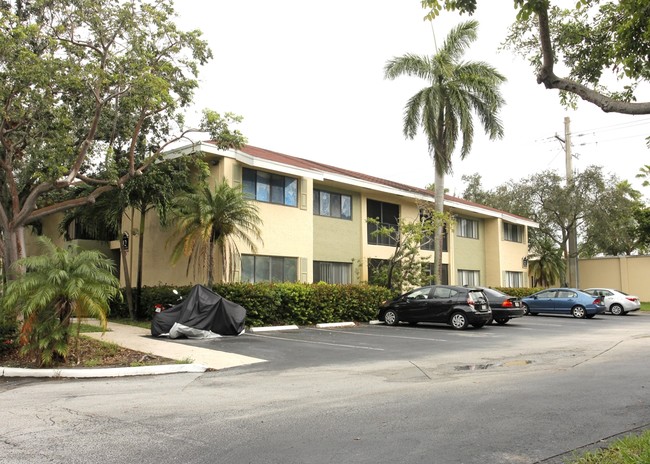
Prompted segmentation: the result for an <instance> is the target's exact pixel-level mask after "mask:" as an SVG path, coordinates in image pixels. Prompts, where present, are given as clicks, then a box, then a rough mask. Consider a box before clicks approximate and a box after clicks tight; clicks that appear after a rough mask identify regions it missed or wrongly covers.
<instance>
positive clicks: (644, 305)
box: [641, 301, 650, 311]
mask: <svg viewBox="0 0 650 464" xmlns="http://www.w3.org/2000/svg"><path fill="white" fill-rule="evenodd" d="M641 311H650V301H642V302H641Z"/></svg>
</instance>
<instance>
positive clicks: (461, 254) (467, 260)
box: [449, 216, 486, 285]
mask: <svg viewBox="0 0 650 464" xmlns="http://www.w3.org/2000/svg"><path fill="white" fill-rule="evenodd" d="M466 217H467V218H468V219H472V220H475V221H478V238H468V237H461V236H459V235H458V227H457V226H455V227H454V268H453V269H450V270H449V283H450V284H457V283H458V271H459V270H467V271H479V278H480V281H481V282H480V283H481V284H482V285H486V284H485V281H486V268H485V241H486V237H485V235H486V228H485V222H484V221H483V220H482V219H479V218H475V217H470V216H466Z"/></svg>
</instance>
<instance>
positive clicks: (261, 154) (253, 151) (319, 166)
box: [206, 141, 534, 222]
mask: <svg viewBox="0 0 650 464" xmlns="http://www.w3.org/2000/svg"><path fill="white" fill-rule="evenodd" d="M206 143H210V144H214V142H212V141H208V142H206ZM239 151H241V152H242V153H245V154H247V155H250V156H254V157H257V158H262V159H265V160H268V161H274V162H277V163H282V164H287V165H289V166H294V167H298V168H302V169H311V170H316V171H323V172H329V173H332V174H340V175H343V176H348V177H352V178H354V179H359V180H363V181H367V182H372V183H375V184H379V185H384V186H387V187H393V188H397V189H400V190H404V191H407V192H412V193H419V194H421V195H426V196H430V197H433V196H434V193H433V192H432V191H431V190H427V189H423V188H419V187H414V186H412V185H407V184H402V183H399V182H394V181H392V180H387V179H382V178H379V177H373V176H369V175H367V174H363V173H360V172H355V171H350V170H347V169H343V168H339V167H336V166H330V165H328V164H324V163H319V162H317V161H311V160H308V159H305V158H298V157H296V156H290V155H285V154H284V153H278V152H276V151H271V150H267V149H265V148H259V147H255V146H253V145H244V146H243V147H241V148H240V149H239ZM445 199H446V200H449V201H453V202H456V203H462V204H465V205H467V206H476V207H478V208H482V209H487V210H490V211H494V212H497V213H503V214H507V215H508V216H512V217H515V218H519V219H523V220H525V221H531V222H534V221H532V220H531V219H529V218H526V217H523V216H519V215H517V214H513V213H509V212H507V211H503V210H500V209H497V208H492V207H491V206H486V205H482V204H480V203H475V202H473V201H469V200H465V199H464V198H458V197H454V196H451V195H447V194H445Z"/></svg>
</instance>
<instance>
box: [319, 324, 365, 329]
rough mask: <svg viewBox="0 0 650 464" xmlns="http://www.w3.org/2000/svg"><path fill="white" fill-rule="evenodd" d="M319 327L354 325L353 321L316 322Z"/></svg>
mask: <svg viewBox="0 0 650 464" xmlns="http://www.w3.org/2000/svg"><path fill="white" fill-rule="evenodd" d="M316 327H318V328H319V329H326V328H333V327H356V324H355V323H354V322H323V323H322V324H316Z"/></svg>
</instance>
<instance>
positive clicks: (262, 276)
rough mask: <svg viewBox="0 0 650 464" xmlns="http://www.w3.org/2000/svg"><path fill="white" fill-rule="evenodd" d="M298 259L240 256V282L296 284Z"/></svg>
mask: <svg viewBox="0 0 650 464" xmlns="http://www.w3.org/2000/svg"><path fill="white" fill-rule="evenodd" d="M297 280H298V258H285V257H282V256H255V255H242V257H241V281H242V282H251V283H255V282H296V281H297Z"/></svg>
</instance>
